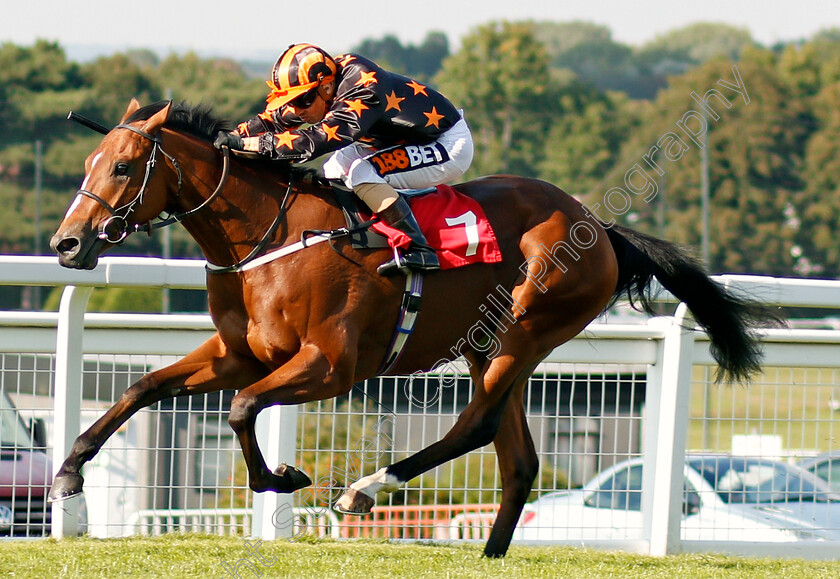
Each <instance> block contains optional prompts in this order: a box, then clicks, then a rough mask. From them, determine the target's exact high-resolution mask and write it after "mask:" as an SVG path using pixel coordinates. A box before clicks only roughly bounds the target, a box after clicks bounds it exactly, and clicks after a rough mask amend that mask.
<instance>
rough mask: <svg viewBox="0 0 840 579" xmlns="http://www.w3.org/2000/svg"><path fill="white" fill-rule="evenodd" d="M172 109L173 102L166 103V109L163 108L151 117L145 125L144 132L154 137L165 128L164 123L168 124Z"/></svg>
mask: <svg viewBox="0 0 840 579" xmlns="http://www.w3.org/2000/svg"><path fill="white" fill-rule="evenodd" d="M170 108H172V101H169V102H168V103H166V106H165V107H163V108H162V109H160V110H159V111H158V112H156V113H155V114H153V115H152V116H151V117H149V120H148V121H146V123H145V124H144V125H143V130H144V131H146V132H147V133H149V134H150V135H154V134H155V133H157V132H158V131H159V130H160V128H161V127H162V126H163V123H165V122H166V119H167V118H169V109H170Z"/></svg>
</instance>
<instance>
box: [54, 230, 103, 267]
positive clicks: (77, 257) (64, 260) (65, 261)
mask: <svg viewBox="0 0 840 579" xmlns="http://www.w3.org/2000/svg"><path fill="white" fill-rule="evenodd" d="M95 242H96V239H94V240H93V242H90V241H88V242H85V239H84V238H83V237H80V236H76V235H70V234H62V233H56V234H55V235H53V237H52V239H50V248H51V249H52V250H53V251H54V252H55V253H56V254H57V255H58V263H59V264H61V265H62V266H63V267H69V268H72V269H93V268H95V267H96V264H97V263H98V262H99V254H98V253H97V252H96V251H95V249H94V247H95V246H96V243H95Z"/></svg>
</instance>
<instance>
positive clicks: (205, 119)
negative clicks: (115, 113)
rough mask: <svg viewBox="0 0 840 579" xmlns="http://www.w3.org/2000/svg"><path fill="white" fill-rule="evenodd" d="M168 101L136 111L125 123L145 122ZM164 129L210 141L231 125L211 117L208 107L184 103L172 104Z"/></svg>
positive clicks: (231, 125) (230, 127) (231, 126)
mask: <svg viewBox="0 0 840 579" xmlns="http://www.w3.org/2000/svg"><path fill="white" fill-rule="evenodd" d="M168 103H169V101H158V102H156V103H152V104H150V105H146V106H144V107H140V108H139V109H137V110H136V111H135V112H134V113H132V115H131V116H130V117H128V119H126V121H125V122H126V123H133V122H134V121H145V120H147V119H149V118H150V117H151V116H152V115H154V114H155V113H157V112H159V111H160V110H161V109H162V108H163V107H165V106H166V105H167V104H168ZM164 126H165V127H168V128H170V129H174V130H176V131H182V132H184V133H188V134H190V135H192V136H194V137H198V138H200V139H204V140H205V141H212V140H213V139H214V138H215V137H216V133H218V132H219V131H230V130H231V129H232V128H233V124H232V123H231V122H230V121H227V120H225V119H218V118H216V117H215V116H214V115H213V109H212V107H210V106H209V105H205V104H198V105H189V104H187V103H185V102H180V103H172V108H171V109H170V111H169V118H168V119H166V123H165V124H164Z"/></svg>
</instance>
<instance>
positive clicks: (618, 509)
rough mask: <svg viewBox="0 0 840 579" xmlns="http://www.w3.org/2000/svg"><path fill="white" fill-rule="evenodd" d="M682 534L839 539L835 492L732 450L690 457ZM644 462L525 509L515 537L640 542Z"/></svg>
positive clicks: (807, 476) (839, 503)
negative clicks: (635, 540) (630, 540)
mask: <svg viewBox="0 0 840 579" xmlns="http://www.w3.org/2000/svg"><path fill="white" fill-rule="evenodd" d="M682 510H683V514H682V519H681V537H682V538H683V539H685V540H713V541H739V540H746V541H757V542H777V541H796V540H801V539H816V540H840V494H837V493H836V492H835V491H834V490H833V489H832V488H831V487H830V486H829V485H828V484H827V483H826V482H825V481H823V480H821V479H819V478H818V477H816V476H814V475H813V474H811V473H809V472H806V471H804V470H803V469H801V468H798V467H796V466H791V465H789V464H786V463H783V462H778V461H773V460H767V459H761V458H747V457H735V456H729V455H689V456H687V457H686V465H685V470H684V495H683V509H682ZM641 536H642V459H641V458H634V459H630V460H627V461H624V462H621V463H618V464H616V465H614V466H612V467H610V468H609V469H607V470H605V471H604V472H602V473H600V474H599V475H597V476H596V477H595V478H594V479H592V480H591V481H590V482H589V483H587V484H586V485H585V486H584V487H583V488H581V489H577V490H570V491H561V492H555V493H550V494H547V495H545V496H543V497H540V498H539V499H538V500H536V501H534V502H533V503H529V504H528V505H526V506H525V510H524V512H523V516H522V518H521V520H520V522H519V525H518V526H517V528H516V531H515V533H514V538H515V539H518V540H573V541H577V540H587V539H590V540H591V539H640V538H641Z"/></svg>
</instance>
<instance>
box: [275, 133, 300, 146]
mask: <svg viewBox="0 0 840 579" xmlns="http://www.w3.org/2000/svg"><path fill="white" fill-rule="evenodd" d="M299 138H300V135H295V134H294V133H292V132H291V131H283V132H282V133H278V134H277V135H275V136H274V141H275V143H276V144H275V145H274V146H275V147H277V148H280V147H286V148H287V149H293V148H294V147H292V143H294V142H295V141H296V140H297V139H299Z"/></svg>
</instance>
